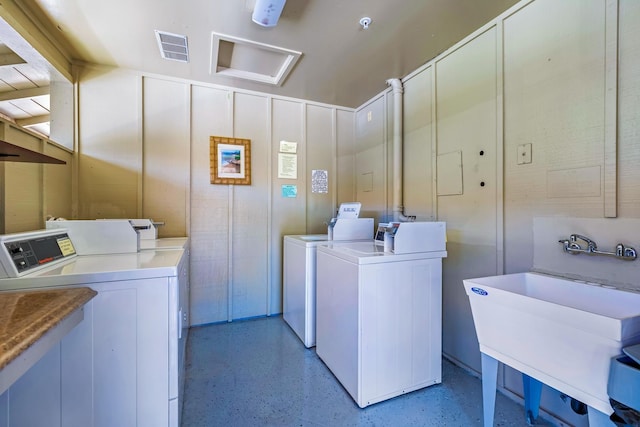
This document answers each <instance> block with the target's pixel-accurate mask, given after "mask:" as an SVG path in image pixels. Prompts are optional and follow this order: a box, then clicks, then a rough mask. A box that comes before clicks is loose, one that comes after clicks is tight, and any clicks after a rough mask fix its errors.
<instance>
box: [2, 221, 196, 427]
mask: <svg viewBox="0 0 640 427" xmlns="http://www.w3.org/2000/svg"><path fill="white" fill-rule="evenodd" d="M56 233H62V235H61V236H57V235H55V234H56ZM44 237H50V239H46V240H43V238H44ZM68 240H69V239H68V236H66V233H64V230H41V231H35V232H31V233H16V235H6V236H0V243H1V244H2V245H3V246H2V250H3V251H4V252H3V254H2V255H3V257H2V259H3V261H6V260H7V258H8V259H9V260H10V262H11V263H13V264H14V265H16V266H20V270H19V274H20V276H19V277H9V278H3V279H0V290H1V291H4V290H16V289H36V288H47V287H69V286H87V287H90V288H92V289H94V290H96V291H97V292H98V295H97V296H96V297H95V298H94V299H93V300H91V301H89V303H87V305H85V308H84V310H85V318H84V320H83V321H82V322H81V323H80V324H79V325H78V326H76V328H74V330H72V331H71V332H70V333H69V334H68V335H67V336H66V337H65V338H64V339H63V340H62V341H61V342H60V348H59V350H58V352H59V356H58V359H57V360H53V359H51V358H49V359H47V360H50V361H51V363H49V362H45V363H47V365H45V366H47V369H48V371H47V372H52V373H56V372H57V375H58V378H61V379H62V381H61V385H60V387H58V388H57V394H56V395H51V396H45V397H42V399H43V400H42V401H40V402H39V403H40V404H41V406H42V407H47V408H53V407H55V405H58V406H57V408H58V409H57V410H58V411H59V413H60V414H61V417H62V418H61V419H60V420H58V422H60V423H61V424H62V425H65V424H69V425H93V424H96V425H98V424H99V425H163V426H165V425H166V426H172V427H178V426H179V424H180V412H181V403H182V402H181V401H182V384H183V382H184V348H185V345H184V344H185V342H186V335H187V334H186V329H185V328H184V327H185V324H184V323H183V322H182V316H181V314H182V307H181V303H188V301H183V300H181V296H182V295H185V292H184V289H185V287H186V286H187V283H186V281H185V275H184V274H183V271H185V270H186V267H187V265H188V262H189V260H188V257H187V256H186V251H185V250H183V249H166V250H145V251H141V252H137V253H119V254H102V255H86V256H77V255H75V252H72V249H71V248H72V246H71V245H70V244H69V242H68ZM38 242H40V243H38ZM56 247H59V249H58V250H57V251H56V250H55V248H56ZM60 252H62V254H60ZM49 253H58V255H54V256H49V255H48V254H49ZM62 255H64V256H65V257H68V258H67V259H64V258H60V257H61V256H62ZM23 265H26V267H22V266H23ZM38 265H39V266H38ZM29 266H31V267H29ZM31 268H32V270H31ZM3 271H5V275H6V272H8V271H9V269H8V268H7V267H6V266H5V267H4V270H3ZM12 274H14V273H12ZM14 276H15V274H14ZM39 363H42V362H39ZM31 372H32V371H28V372H27V373H25V375H24V376H23V377H22V378H21V379H20V381H26V382H28V384H29V388H32V389H34V390H38V389H39V386H40V385H41V384H42V381H47V376H45V377H43V376H42V375H38V372H35V373H31ZM52 377H53V374H52ZM10 391H11V389H10V390H9V391H7V392H10ZM13 397H14V396H13V395H12V399H0V412H3V413H5V412H7V411H11V412H12V413H13V414H14V415H16V416H17V417H19V416H20V415H19V413H20V410H21V409H23V408H26V409H27V410H28V409H29V408H30V407H31V404H30V403H28V402H22V401H20V400H19V399H18V398H15V399H13ZM33 398H36V399H37V397H30V398H29V402H32V401H33ZM45 400H46V401H47V402H49V403H48V406H47V404H45ZM7 405H9V406H7ZM60 406H61V408H60ZM38 416H39V415H38ZM50 416H51V414H50V413H47V411H42V417H44V418H43V419H42V421H41V422H38V424H43V425H45V424H50V423H51V419H50V418H47V417H50ZM65 417H72V418H73V419H67V418H65Z"/></svg>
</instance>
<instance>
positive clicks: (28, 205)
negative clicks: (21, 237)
mask: <svg viewBox="0 0 640 427" xmlns="http://www.w3.org/2000/svg"><path fill="white" fill-rule="evenodd" d="M4 167H5V174H6V175H5V176H6V178H7V182H3V185H4V186H5V189H4V191H5V193H4V195H5V212H4V216H5V218H4V219H5V233H17V232H20V231H31V230H39V229H41V228H43V227H44V213H43V212H42V194H43V187H42V169H43V167H44V165H41V164H37V163H22V162H5V164H4Z"/></svg>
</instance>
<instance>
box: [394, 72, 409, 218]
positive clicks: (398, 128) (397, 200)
mask: <svg viewBox="0 0 640 427" xmlns="http://www.w3.org/2000/svg"><path fill="white" fill-rule="evenodd" d="M387 84H388V85H390V86H391V88H392V89H393V220H394V221H413V220H414V219H415V218H413V217H407V216H405V215H404V207H403V206H402V92H403V89H402V82H401V81H400V79H389V80H387Z"/></svg>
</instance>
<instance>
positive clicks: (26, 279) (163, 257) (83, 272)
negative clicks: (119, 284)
mask: <svg viewBox="0 0 640 427" xmlns="http://www.w3.org/2000/svg"><path fill="white" fill-rule="evenodd" d="M183 254H184V251H183V250H182V249H172V250H171V249H167V250H145V251H141V252H137V253H130V254H110V255H83V256H77V257H74V258H71V259H69V260H67V261H66V262H62V263H60V264H56V265H53V266H51V267H49V268H45V269H43V270H40V271H37V272H34V273H31V274H27V275H24V276H22V277H19V278H7V279H0V290H14V289H27V288H42V287H51V286H64V285H89V284H91V283H98V282H112V281H118V280H135V279H150V278H157V277H171V276H177V275H178V265H179V263H180V260H181V259H182V255H183Z"/></svg>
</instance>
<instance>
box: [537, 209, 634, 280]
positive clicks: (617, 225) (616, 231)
mask: <svg viewBox="0 0 640 427" xmlns="http://www.w3.org/2000/svg"><path fill="white" fill-rule="evenodd" d="M571 234H580V235H583V236H587V237H589V238H590V239H591V240H593V241H595V242H596V243H597V245H598V249H599V250H603V251H615V247H616V245H617V244H618V243H622V244H623V245H624V246H625V247H633V248H635V249H636V250H638V251H640V219H637V218H567V217H538V218H534V219H533V270H534V271H539V272H542V273H550V274H556V275H560V276H564V277H569V278H573V279H580V280H586V281H589V282H598V283H603V284H607V285H612V286H616V287H619V288H625V289H633V290H637V291H640V257H639V258H638V259H636V260H633V261H625V260H621V259H618V258H615V257H609V256H598V255H587V254H578V255H572V254H569V253H566V252H564V250H563V246H562V244H561V243H559V242H558V240H564V239H568V238H569V236H570V235H571Z"/></svg>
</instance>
